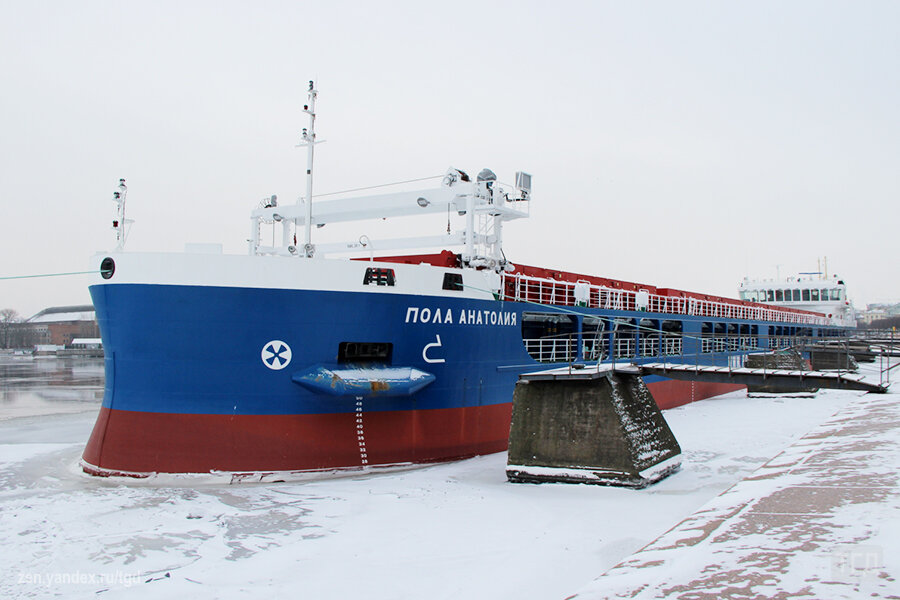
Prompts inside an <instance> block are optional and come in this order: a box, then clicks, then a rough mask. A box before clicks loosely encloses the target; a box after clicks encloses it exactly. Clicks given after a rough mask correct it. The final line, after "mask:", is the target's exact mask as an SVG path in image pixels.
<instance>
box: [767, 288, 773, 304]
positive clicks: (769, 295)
mask: <svg viewBox="0 0 900 600" xmlns="http://www.w3.org/2000/svg"><path fill="white" fill-rule="evenodd" d="M766 294H768V299H769V302H774V301H775V292H773V291H772V290H768V291H766Z"/></svg>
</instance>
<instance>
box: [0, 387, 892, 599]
mask: <svg viewBox="0 0 900 600" xmlns="http://www.w3.org/2000/svg"><path fill="white" fill-rule="evenodd" d="M92 385H95V384H92ZM59 392H60V390H59V386H58V385H57V386H50V385H48V386H45V387H44V388H35V389H33V390H31V391H30V392H29V393H30V394H31V396H29V398H30V399H31V400H28V401H25V400H23V399H22V397H21V396H16V395H15V394H14V393H13V392H11V391H10V390H9V389H8V388H6V387H4V391H3V395H2V397H0V539H2V540H3V541H4V543H3V544H2V546H0V565H2V570H0V572H2V577H0V597H3V598H56V597H58V598H97V597H100V598H120V597H128V598H159V597H174V596H181V595H185V596H187V595H190V596H191V597H196V598H226V599H227V598H271V597H288V596H290V597H292V598H325V599H328V598H367V599H405V598H410V599H411V598H435V599H440V598H491V599H503V598H510V599H512V598H515V599H517V600H518V599H521V598H566V597H569V596H572V595H575V594H576V593H577V597H578V598H582V597H583V598H607V597H637V598H654V597H672V598H705V597H710V598H712V597H734V598H743V597H746V598H757V597H759V598H762V597H779V595H781V596H782V597H787V596H796V595H801V596H802V595H806V596H808V597H817V598H822V597H827V598H837V597H859V596H860V595H864V596H865V597H897V595H900V585H898V583H897V582H896V581H895V578H896V577H897V576H898V575H900V565H898V557H897V553H896V552H895V549H897V548H900V542H898V541H897V540H898V539H900V537H898V533H900V530H898V523H900V519H898V516H900V515H898V506H900V500H898V498H900V495H898V483H897V479H898V477H897V464H898V458H900V457H898V453H900V409H898V408H897V406H896V398H897V396H896V395H895V394H888V395H886V396H866V395H863V394H861V393H859V392H846V391H827V392H826V391H822V392H819V393H818V395H817V396H816V397H813V398H747V397H745V395H744V393H742V392H739V393H735V394H730V395H727V396H722V397H719V398H715V399H711V400H706V401H702V402H698V403H695V404H692V405H688V406H684V407H681V408H678V409H674V410H669V411H666V412H665V416H666V419H667V420H668V422H669V424H670V426H671V428H672V430H673V431H674V433H675V435H676V437H677V438H678V441H679V442H680V444H681V446H682V448H683V451H684V455H683V458H684V460H683V466H682V469H681V471H680V472H678V473H676V474H675V475H674V476H672V477H670V478H668V479H666V480H664V481H662V482H661V483H659V484H657V485H655V486H652V487H651V488H648V489H645V490H640V491H636V490H627V489H617V488H607V487H597V486H586V485H566V484H544V485H527V484H510V483H508V482H507V481H506V475H505V465H506V455H505V454H496V455H491V456H485V457H480V458H476V459H472V460H467V461H462V462H458V463H451V464H442V465H435V466H430V467H425V468H418V469H411V470H408V471H402V472H394V473H389V474H377V475H358V476H350V477H344V478H339V479H329V480H319V481H310V482H296V483H290V482H289V483H247V482H245V483H241V484H231V485H230V484H227V483H215V482H212V483H211V482H209V481H196V480H179V479H169V480H162V479H159V480H150V481H143V482H142V481H133V480H124V481H123V480H113V479H100V478H94V477H90V476H87V475H84V474H83V473H81V472H80V470H79V468H78V459H79V457H80V454H81V451H82V449H83V447H84V443H85V441H86V440H87V437H88V435H89V433H90V429H91V426H92V425H93V420H94V418H95V416H96V412H97V409H98V405H97V403H96V402H95V401H93V400H92V401H84V398H83V397H81V398H80V399H75V398H73V397H70V396H67V395H65V394H62V395H61V394H60V393H59ZM723 492H724V493H723ZM866 561H868V562H866ZM854 594H855V595H854ZM873 595H874V596H873Z"/></svg>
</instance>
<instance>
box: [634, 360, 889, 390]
mask: <svg viewBox="0 0 900 600" xmlns="http://www.w3.org/2000/svg"><path fill="white" fill-rule="evenodd" d="M621 366H622V367H625V369H627V370H629V371H632V370H633V369H635V368H637V369H639V370H640V372H641V375H659V376H661V377H668V378H669V379H678V380H683V381H706V382H711V383H736V384H739V385H762V384H765V385H767V386H770V387H771V388H772V389H773V390H777V389H778V388H784V389H785V390H790V391H796V390H797V388H798V387H800V388H807V387H808V389H809V391H814V390H816V389H819V388H827V389H836V390H860V391H864V392H872V393H875V394H885V393H887V390H888V386H887V385H882V384H878V383H872V382H870V381H865V376H863V375H859V374H855V373H848V372H846V371H845V372H835V371H797V370H787V369H758V368H747V367H724V366H723V367H716V366H710V365H692V364H677V363H662V362H652V363H643V364H639V365H636V364H627V365H621Z"/></svg>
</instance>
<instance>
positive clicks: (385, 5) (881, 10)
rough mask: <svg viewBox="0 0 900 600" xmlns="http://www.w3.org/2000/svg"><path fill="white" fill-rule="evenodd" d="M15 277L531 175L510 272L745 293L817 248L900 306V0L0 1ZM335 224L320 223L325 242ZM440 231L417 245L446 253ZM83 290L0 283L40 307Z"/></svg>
mask: <svg viewBox="0 0 900 600" xmlns="http://www.w3.org/2000/svg"><path fill="white" fill-rule="evenodd" d="M0 7H2V14H0V55H2V57H3V59H2V61H0V69H2V82H3V88H2V94H0V132H2V135H0V193H2V203H3V204H2V206H3V218H2V235H0V251H2V254H0V256H2V268H0V276H9V275H30V274H38V273H54V272H68V271H81V270H84V269H86V268H87V267H88V263H89V259H90V257H91V255H92V254H93V253H94V252H97V251H102V250H104V249H108V248H111V247H113V246H114V245H115V241H114V237H113V233H112V231H111V230H110V229H109V225H110V221H111V220H112V218H113V216H114V204H113V202H112V201H111V197H112V193H113V191H114V190H115V186H116V184H117V182H118V179H119V178H120V177H124V178H126V179H127V181H128V185H129V194H128V211H129V215H128V216H129V217H130V218H134V219H135V220H136V223H135V225H134V227H133V229H132V232H131V237H130V239H129V242H128V246H127V249H130V250H164V251H178V250H180V249H182V248H183V246H184V244H185V242H221V243H223V244H224V246H225V249H226V251H232V252H245V249H246V242H245V240H246V238H247V237H248V228H249V225H248V224H249V220H248V216H249V211H250V210H251V209H252V208H254V207H255V206H256V205H257V203H258V202H259V200H260V199H261V198H263V197H264V196H268V195H271V194H277V195H278V196H279V198H281V199H282V201H284V200H285V199H289V201H293V200H294V199H295V198H296V197H297V196H298V195H301V194H302V193H303V191H304V189H305V183H304V179H303V172H304V169H305V161H306V155H305V151H304V150H302V149H298V148H295V147H294V146H295V144H296V143H297V142H298V140H299V131H300V129H301V128H302V127H303V126H305V124H306V115H304V114H303V113H302V112H301V109H302V105H303V104H304V103H305V102H306V93H305V90H306V87H307V81H308V80H309V79H312V78H315V79H316V81H317V84H318V88H319V90H320V94H319V105H318V113H319V119H318V122H317V126H318V127H317V129H318V132H319V137H320V139H325V140H327V143H325V144H323V145H321V146H319V147H318V148H317V152H316V191H317V192H330V191H335V190H343V189H348V188H355V187H360V186H366V185H374V184H380V183H386V182H392V181H398V180H404V179H411V178H416V177H426V176H431V175H438V174H440V173H442V172H444V171H445V170H446V168H447V167H448V166H450V165H453V166H455V167H458V168H461V169H464V170H467V171H469V172H470V173H477V172H478V171H479V170H480V169H481V168H483V167H490V168H491V169H493V170H494V171H496V172H497V174H498V175H499V176H500V178H501V179H503V180H507V181H509V180H511V179H512V177H513V173H514V172H515V171H516V170H525V171H528V172H530V173H532V175H533V177H534V202H533V207H532V217H531V219H529V220H527V221H519V222H515V223H512V224H510V225H509V226H508V227H507V228H506V229H505V234H506V244H505V249H506V255H507V257H508V258H509V259H510V260H512V261H513V262H520V263H525V264H533V265H542V266H550V267H555V268H560V269H566V270H571V271H580V272H585V273H590V274H597V275H605V276H610V277H616V278H621V279H628V280H632V281H639V282H644V283H649V284H653V285H658V286H664V287H676V288H682V289H690V290H695V291H702V292H708V293H715V294H720V295H728V296H734V295H735V294H736V288H737V285H738V283H739V282H740V281H741V279H742V278H743V277H744V276H745V275H749V276H753V277H774V276H775V275H776V273H777V272H778V271H780V273H781V274H782V275H786V274H792V273H797V272H800V271H815V270H816V266H817V259H818V258H820V257H825V256H827V257H828V265H829V271H830V272H836V273H838V274H839V275H841V276H842V277H843V278H844V279H845V280H846V282H847V284H848V286H849V288H850V295H851V298H853V300H854V302H855V304H856V305H857V306H858V307H859V306H863V305H865V304H866V303H870V302H880V301H900V266H898V261H897V258H896V249H897V247H898V244H897V233H898V231H900V202H898V201H900V111H898V107H900V34H898V32H900V3H898V2H894V1H885V2H860V1H853V2H823V1H815V2H787V3H785V2H760V1H754V2H744V3H739V2H668V1H667V2H641V3H637V2H601V1H595V2H546V1H543V0H542V1H538V2H528V1H519V2H490V1H480V2H440V3H429V2H422V1H421V0H419V1H415V2H362V1H359V2H336V1H328V2H301V1H291V2H287V1H285V2H265V1H260V2H252V3H251V2H221V1H216V2H191V1H187V0H180V1H178V2H96V1H91V0H87V1H80V2H52V1H43V2H25V1H18V0H16V1H12V0H0ZM323 231H324V230H323ZM434 233H439V232H435V231H421V232H415V234H416V235H432V234H434ZM89 301H90V300H89V296H88V294H87V290H86V279H85V278H84V277H83V276H72V277H60V278H52V279H26V280H16V281H8V280H6V281H0V305H2V306H0V308H6V307H10V308H14V309H16V310H18V311H19V313H20V314H22V315H23V316H30V315H32V314H34V313H35V312H37V311H38V310H40V309H42V308H44V307H46V306H51V305H63V304H75V303H88V302H89Z"/></svg>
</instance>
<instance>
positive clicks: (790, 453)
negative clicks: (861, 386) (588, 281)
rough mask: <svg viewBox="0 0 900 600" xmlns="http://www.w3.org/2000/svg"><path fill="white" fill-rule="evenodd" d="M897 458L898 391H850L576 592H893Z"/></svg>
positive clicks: (899, 586) (701, 595)
mask: <svg viewBox="0 0 900 600" xmlns="http://www.w3.org/2000/svg"><path fill="white" fill-rule="evenodd" d="M898 464H900V405H898V403H897V395H896V394H889V395H886V396H880V395H866V396H863V397H860V398H857V399H856V400H854V401H853V402H852V403H851V404H849V405H848V406H847V407H845V408H844V409H842V410H841V411H839V412H838V413H837V414H836V415H835V416H834V417H833V418H831V419H830V420H828V421H827V422H826V423H824V424H823V425H820V426H819V427H817V428H815V429H814V430H813V431H811V432H810V433H809V434H807V435H805V436H804V437H803V438H801V439H800V440H799V441H798V442H796V443H795V444H794V445H792V446H791V447H790V448H788V449H787V450H785V451H784V452H783V453H781V454H779V455H778V456H776V457H775V458H773V459H772V460H771V461H769V462H768V463H766V464H765V465H764V466H762V467H760V468H759V469H757V470H756V471H755V472H754V473H753V474H752V475H751V476H750V477H748V478H746V479H744V480H743V481H741V482H740V483H738V484H737V485H735V486H734V487H732V488H731V489H729V490H728V491H727V492H725V493H724V494H722V495H721V496H719V497H717V498H715V499H714V500H712V501H711V502H709V503H708V504H707V505H706V506H704V507H703V509H701V510H700V511H698V512H696V513H695V514H693V515H691V516H690V517H689V518H687V519H685V520H684V521H682V522H681V523H680V524H679V525H678V526H676V527H674V528H673V529H672V530H671V531H668V532H667V533H666V534H665V535H663V536H662V537H660V538H659V539H657V540H655V541H654V542H653V543H652V544H650V545H649V546H648V547H646V548H644V549H643V550H641V551H640V552H638V553H637V554H635V555H634V556H632V557H631V558H630V559H628V560H627V561H625V562H624V563H622V564H620V565H618V566H617V567H615V568H614V569H612V570H610V571H608V572H607V573H606V574H605V575H604V576H603V577H600V578H598V579H597V580H596V581H594V582H593V583H592V584H590V585H588V586H586V587H585V588H584V589H583V590H582V592H581V593H579V594H578V595H577V596H576V598H578V599H579V600H592V599H597V600H599V599H605V598H691V599H705V598H709V599H716V598H723V597H727V598H736V599H737V598H795V597H801V596H806V597H812V598H833V599H837V598H848V599H852V598H862V597H866V598H898V597H900V582H898V581H897V577H898V576H900V556H898V554H897V553H896V551H895V549H896V548H897V547H898V545H900V544H898V542H897V540H898V539H900V478H898V472H897V465H898Z"/></svg>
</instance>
